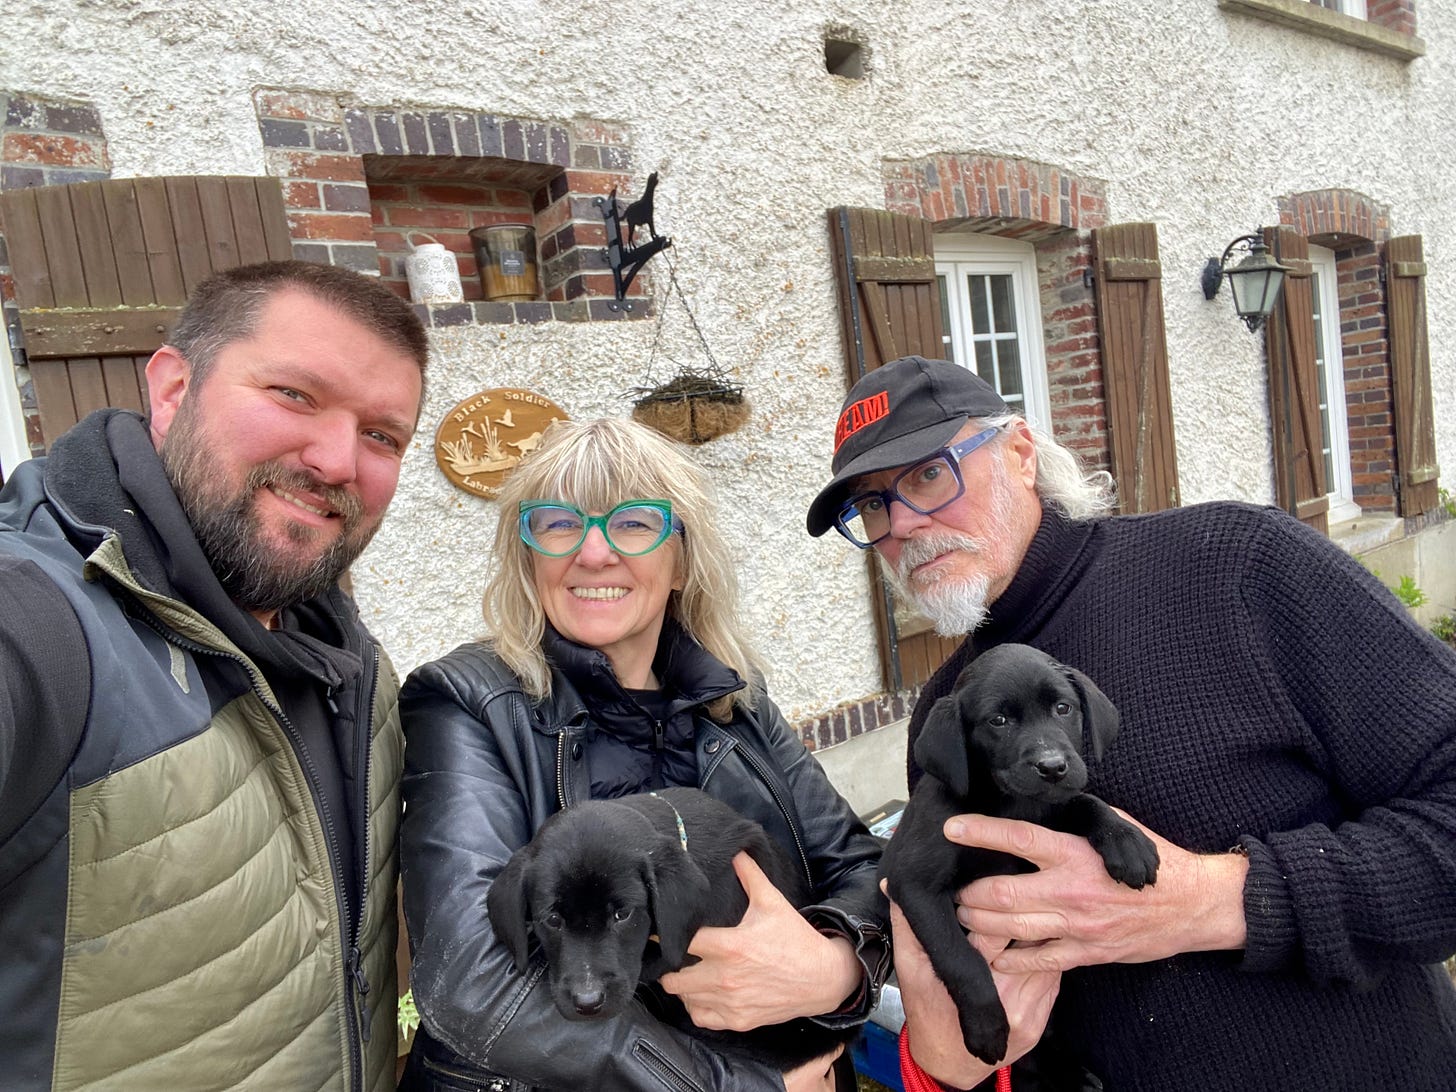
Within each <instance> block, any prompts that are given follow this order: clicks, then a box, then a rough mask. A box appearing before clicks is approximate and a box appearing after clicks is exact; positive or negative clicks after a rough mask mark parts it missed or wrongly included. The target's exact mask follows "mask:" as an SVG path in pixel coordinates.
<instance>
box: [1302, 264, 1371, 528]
mask: <svg viewBox="0 0 1456 1092" xmlns="http://www.w3.org/2000/svg"><path fill="white" fill-rule="evenodd" d="M1309 264H1310V266H1311V267H1312V269H1313V270H1314V286H1315V293H1314V305H1315V311H1316V313H1317V314H1318V315H1319V318H1320V324H1319V333H1320V334H1321V335H1322V337H1321V338H1320V340H1321V341H1322V342H1323V344H1320V345H1316V346H1315V348H1316V351H1317V352H1318V353H1319V356H1320V367H1321V369H1322V370H1323V372H1324V387H1325V408H1324V410H1323V412H1322V413H1321V415H1320V416H1321V417H1322V418H1324V421H1323V424H1324V425H1325V427H1326V428H1328V430H1329V436H1330V463H1331V464H1332V465H1333V467H1334V475H1333V478H1332V480H1330V481H1328V482H1326V483H1325V486H1326V488H1327V489H1328V490H1329V498H1330V515H1329V521H1330V522H1331V523H1341V522H1343V521H1344V520H1349V519H1354V518H1355V517H1356V516H1358V515H1359V514H1360V506H1359V505H1358V504H1356V503H1355V486H1354V478H1353V475H1352V474H1351V472H1350V425H1349V422H1348V420H1347V418H1346V415H1345V346H1344V340H1343V338H1342V337H1341V335H1340V290H1339V271H1338V269H1337V267H1336V265H1335V252H1334V251H1333V250H1329V249H1327V248H1326V247H1322V246H1314V245H1313V244H1311V245H1310V248H1309ZM1321 458H1323V452H1321Z"/></svg>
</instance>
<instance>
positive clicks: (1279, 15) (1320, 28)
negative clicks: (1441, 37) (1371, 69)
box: [1218, 0, 1426, 61]
mask: <svg viewBox="0 0 1456 1092" xmlns="http://www.w3.org/2000/svg"><path fill="white" fill-rule="evenodd" d="M1218 6H1219V7H1220V8H1223V9H1224V10H1225V11H1237V12H1239V13H1240V14H1243V15H1248V16H1251V17H1253V18H1255V19H1264V20H1267V21H1268V22H1271V23H1278V24H1279V25H1281V26H1286V27H1292V28H1293V29H1295V30H1300V31H1304V32H1305V33H1306V34H1315V35H1318V36H1320V37H1322V38H1332V39H1334V40H1335V41H1337V42H1344V43H1345V44H1346V45H1351V46H1354V47H1355V48H1356V49H1365V50H1369V51H1370V52H1372V53H1382V54H1384V55H1385V56H1387V57H1395V58H1397V59H1399V60H1402V61H1413V60H1415V59H1416V58H1417V57H1424V56H1425V55H1426V43H1425V42H1423V41H1422V40H1421V39H1420V38H1417V37H1416V36H1415V35H1414V34H1403V33H1401V32H1400V31H1395V30H1389V29H1387V28H1385V27H1382V26H1379V25H1377V24H1375V23H1371V22H1368V21H1367V20H1365V19H1357V18H1355V17H1354V16H1353V15H1344V14H1342V13H1340V12H1337V11H1328V10H1326V9H1325V8H1322V7H1319V6H1317V5H1315V4H1311V3H1310V2H1309V0H1218Z"/></svg>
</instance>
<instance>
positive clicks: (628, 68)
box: [0, 0, 1456, 716]
mask: <svg viewBox="0 0 1456 1092" xmlns="http://www.w3.org/2000/svg"><path fill="white" fill-rule="evenodd" d="M1419 18H1420V28H1419V29H1420V36H1421V37H1422V39H1423V40H1424V41H1425V42H1426V44H1427V47H1428V53H1427V55H1426V56H1425V57H1424V58H1422V59H1420V60H1417V61H1414V62H1412V63H1403V62H1400V61H1396V60H1393V59H1390V58H1387V57H1383V56H1379V55H1376V54H1373V53H1368V52H1363V51H1361V50H1358V49H1354V48H1351V47H1349V46H1345V45H1341V44H1338V43H1335V42H1331V41H1327V40H1324V39H1321V38H1317V37H1311V36H1308V35H1305V34H1301V33H1298V32H1294V31H1291V30H1289V29H1285V28H1281V27H1277V26H1273V25H1270V24H1267V23H1263V22H1259V21H1255V20H1251V19H1249V18H1246V17H1243V16H1239V15H1234V14H1230V13H1227V12H1224V11H1222V10H1220V9H1219V7H1218V6H1217V3H1216V2H1215V0H1170V2H1167V3H1162V4H1149V3H1146V2H1145V0H1082V2H1075V0H1074V2H1071V3H1053V2H1050V0H1045V2H1033V0H1027V2H1023V3H1020V4H1011V3H1005V2H990V0H964V2H962V3H958V4H948V3H946V2H945V0H897V2H894V3H889V2H881V3H874V2H867V0H825V2H808V0H784V2H781V3H777V4H750V5H725V4H721V3H717V2H710V0H682V2H677V3H652V2H642V3H638V4H635V5H630V6H623V5H620V4H616V3H606V2H603V0H570V2H566V0H546V2H525V0H510V2H503V0H493V2H492V3H490V4H480V3H475V2H471V0H434V2H432V3H429V4H405V5H401V4H397V3H382V2H378V0H372V2H364V3H352V4H338V3H334V2H323V0H315V2H307V3H290V4H284V3H265V4H258V5H242V6H239V5H236V4H233V3H221V2H219V0H144V2H143V0H114V2H110V3H106V4H96V3H93V2H90V0H48V2H47V3H44V4H42V3H35V2H22V3H20V4H16V5H11V6H10V8H9V9H8V10H7V12H6V15H5V19H4V31H3V34H4V38H3V44H0V87H4V88H8V89H11V90H15V91H19V92H31V93H35V94H38V95H44V96H53V97H63V98H76V99H83V100H87V101H90V102H93V103H94V104H95V105H96V106H97V108H98V109H99V112H100V115H101V118H102V121H103V124H104V127H105V131H106V135H107V137H108V140H109V147H110V153H111V158H112V163H113V167H114V173H115V175H116V176H118V177H125V176H131V175H153V174H189V173H196V174H216V173H234V172H235V173H253V174H262V173H265V170H264V159H263V153H262V148H261V144H260V140H259V135H258V126H257V120H256V116H255V113H254V107H253V99H252V92H253V90H254V89H255V88H256V87H258V86H270V87H293V88H299V89H309V90H317V91H323V92H328V93H333V94H337V95H340V96H342V97H344V98H346V99H349V100H353V101H357V102H359V103H361V104H364V105H373V106H381V105H388V104H414V105H418V106H422V107H426V108H443V107H459V108H464V109H469V110H477V111H489V112H494V113H497V114H502V115H514V116H526V117H536V118H541V119H545V120H551V121H568V120H570V119H574V118H598V119H606V120H611V121H615V122H618V123H621V124H623V125H625V126H626V127H627V128H628V129H629V131H630V135H631V150H632V154H633V157H634V160H633V162H634V175H635V176H636V177H637V178H638V179H639V180H640V179H645V177H646V175H647V173H648V172H649V171H651V170H654V169H656V170H659V171H660V172H661V185H660V187H659V189H658V194H657V226H658V229H659V230H660V231H662V232H663V233H664V234H668V235H670V236H672V238H673V241H674V249H673V251H671V252H670V253H671V257H672V260H673V261H674V262H675V263H676V264H677V269H678V277H679V279H680V281H681V283H682V285H683V287H684V288H685V289H686V291H687V292H688V293H689V294H690V296H691V298H692V304H693V307H694V310H695V312H696V314H697V316H698V319H699V321H700V323H701V324H702V326H703V329H704V331H705V332H706V335H707V337H708V339H709V342H710V344H711V346H712V348H713V351H714V353H715V355H716V356H717V357H718V358H719V360H720V361H722V362H723V363H725V364H727V365H729V366H730V367H732V368H733V369H734V375H735V378H736V379H737V380H738V381H739V382H741V383H742V384H743V385H744V386H745V387H746V389H747V392H748V395H749V397H750V398H751V399H752V401H753V405H754V415H753V418H752V420H751V422H750V424H749V425H748V426H747V427H746V428H745V429H743V430H742V431H741V432H739V433H737V434H735V435H732V436H730V437H727V438H725V439H722V440H718V441H715V442H713V443H711V444H708V445H706V446H704V447H702V448H700V449H699V450H698V453H697V458H699V459H700V460H701V461H702V463H703V464H704V465H705V466H706V467H708V468H709V469H710V470H711V471H712V472H713V474H714V475H715V477H716V478H717V480H718V481H719V483H720V488H721V493H722V497H723V500H724V502H725V507H726V509H727V511H728V513H729V516H728V527H727V531H728V534H729V536H730V537H731V539H732V541H733V542H734V543H735V544H736V545H737V546H738V549H739V560H740V565H741V574H742V577H743V580H744V583H745V585H746V588H747V600H746V609H747V615H748V618H749V620H750V622H751V624H752V627H753V629H754V630H755V631H756V633H757V634H758V636H759V639H760V641H761V645H762V648H763V651H764V652H765V654H766V655H767V657H768V659H769V661H770V662H771V664H772V665H773V674H772V679H771V682H772V688H773V692H774V694H775V696H776V697H777V698H778V700H779V701H780V703H781V704H782V705H784V706H785V708H786V711H787V712H788V713H789V714H790V715H791V716H799V715H807V714H809V713H812V712H816V711H819V710H822V709H825V708H827V707H829V706H832V705H834V704H836V703H838V702H840V701H843V700H846V699H851V698H859V697H863V696H865V695H868V694H870V693H872V692H874V691H875V690H877V689H878V687H879V668H878V662H877V654H876V649H875V640H874V633H873V622H872V619H871V615H870V609H869V605H868V595H867V583H866V577H865V565H864V561H863V559H862V558H861V557H860V556H858V554H856V553H854V552H852V551H851V550H849V549H848V548H847V547H846V546H845V545H844V544H843V543H841V542H839V541H837V540H835V539H833V538H825V539H822V540H817V541H816V540H812V539H809V538H808V537H807V536H806V535H805V534H804V533H803V530H802V527H803V514H804V510H805V507H806V506H807V503H808V501H809V499H810V497H811V496H812V495H813V493H814V491H815V489H816V487H817V485H818V484H819V483H820V482H821V481H822V479H823V477H824V476H825V474H826V472H827V466H828V456H829V442H828V441H829V436H830V434H831V430H832V423H833V418H834V415H835V413H836V410H837V407H838V404H839V401H840V398H841V396H842V394H843V392H844V389H845V382H844V378H843V375H844V365H843V362H842V359H843V358H842V349H841V346H840V342H839V333H838V319H837V315H836V311H835V299H834V284H833V276H832V271H831V268H830V258H829V248H828V239H827V232H826V227H825V220H824V212H825V209H827V208H829V207H831V206H834V205H840V204H851V205H868V206H876V207H879V206H882V205H883V201H884V195H883V185H882V181H881V173H880V164H881V162H882V161H883V160H884V159H905V158H914V157H918V156H924V155H930V154H934V153H939V152H978V153H985V154H990V155H997V156H1022V157H1027V158H1030V159H1035V160H1039V161H1043V162H1047V163H1051V164H1054V165H1056V166H1058V167H1061V168H1063V169H1065V170H1069V171H1072V172H1076V173H1079V174H1083V175H1088V176H1092V177H1095V178H1097V179H1101V180H1103V181H1104V182H1105V183H1106V185H1107V194H1108V212H1109V218H1110V220H1111V222H1124V221H1135V220H1151V221H1155V222H1156V223H1157V225H1158V232H1159V242H1160V247H1161V252H1162V261H1163V270H1164V277H1163V282H1162V285H1163V300H1164V306H1165V310H1166V316H1167V330H1168V350H1169V357H1170V362H1171V363H1170V366H1171V372H1172V386H1173V404H1174V410H1175V418H1176V430H1177V438H1178V460H1179V468H1180V471H1181V477H1182V485H1183V496H1184V500H1185V502H1194V501H1200V500H1206V499H1211V498H1216V497H1242V498H1249V499H1256V500H1265V499H1269V498H1270V497H1271V496H1272V491H1271V486H1270V471H1269V465H1270V457H1269V445H1268V440H1267V423H1266V420H1265V416H1266V411H1265V392H1264V382H1263V378H1262V363H1261V360H1260V351H1259V340H1258V339H1257V338H1255V337H1253V336H1251V335H1249V334H1248V333H1247V331H1245V329H1244V327H1243V326H1242V324H1241V323H1239V322H1238V321H1237V320H1236V319H1235V318H1234V316H1233V313H1232V309H1231V307H1230V305H1229V303H1228V300H1227V298H1226V294H1225V295H1224V296H1221V297H1220V298H1219V299H1218V300H1216V301H1214V302H1212V303H1209V302H1206V301H1204V299H1203V297H1202V294H1201V292H1200V291H1199V284H1198V278H1199V272H1200V270H1201V268H1202V265H1203V262H1204V261H1205V260H1206V259H1207V258H1208V257H1209V256H1210V255H1214V254H1217V253H1219V252H1220V251H1221V250H1222V249H1223V247H1224V245H1225V244H1226V243H1227V242H1228V240H1229V239H1230V238H1232V237H1233V236H1235V235H1238V234H1243V233H1245V232H1248V231H1251V230H1253V229H1254V228H1255V227H1256V226H1258V225H1260V224H1269V223H1273V222H1276V221H1277V210H1276V205H1275V199H1276V197H1277V196H1279V195H1282V194H1288V193H1293V192H1299V191H1304V190H1316V189H1326V188H1340V187H1343V188H1349V189H1352V190H1356V191H1359V192H1361V193H1364V194H1366V195H1368V196H1369V197H1371V198H1372V199H1374V200H1375V201H1377V202H1381V203H1383V204H1386V205H1388V206H1389V208H1390V213H1391V227H1392V229H1393V232H1394V233H1395V234H1408V233H1420V234H1422V235H1424V237H1425V249H1426V256H1427V261H1428V263H1429V265H1430V267H1431V274H1430V276H1429V278H1428V281H1427V293H1428V305H1429V314H1430V335H1431V336H1430V344H1431V354H1432V379H1433V386H1434V392H1435V399H1436V420H1437V432H1438V450H1439V455H1440V460H1441V463H1442V465H1443V466H1445V467H1446V468H1447V471H1448V472H1447V479H1448V480H1450V478H1451V474H1452V473H1453V472H1456V183H1453V181H1452V180H1453V178H1456V142H1453V141H1452V140H1451V136H1450V134H1451V133H1452V132H1453V131H1456V75H1453V73H1456V45H1453V43H1456V12H1453V11H1452V10H1451V8H1450V6H1449V5H1445V4H1437V3H1423V4H1421V5H1420V6H1419ZM831 25H833V26H843V27H847V28H850V29H851V30H852V31H853V32H854V33H855V35H856V36H857V37H860V38H862V39H863V40H864V41H865V42H866V44H867V48H868V58H869V60H868V67H869V77H868V78H867V79H866V80H864V81H861V82H853V81H847V80H843V79H839V78H836V77H831V76H829V75H828V74H827V73H826V72H825V70H824V64H823V54H822V48H823V47H822V40H823V34H824V30H825V28H826V27H827V26H831ZM662 260H663V259H660V258H659V259H655V261H654V265H653V266H650V267H649V269H650V270H652V271H654V272H656V273H658V274H659V275H658V277H657V279H656V280H657V284H658V285H659V286H661V285H664V284H665V283H666V276H665V272H666V270H665V268H664V267H663V266H662V265H661V262H662ZM664 306H667V326H666V328H665V330H664V338H665V340H666V342H667V344H668V345H669V346H671V348H672V349H673V351H674V353H675V354H676V355H678V356H679V357H680V358H682V359H683V360H684V361H686V362H688V363H691V364H701V363H702V358H701V357H699V356H697V355H696V350H695V348H694V340H693V338H692V336H691V333H690V331H689V330H688V328H687V326H686V323H685V322H684V321H683V316H682V314H681V311H680V309H678V308H677V306H676V305H675V304H672V305H666V304H665V303H664ZM654 333H655V327H654V323H653V322H651V321H646V322H633V323H618V324H551V323H547V324H541V325H536V326H514V327H497V326H490V327H477V328H457V329H451V330H447V331H441V332H438V333H437V334H436V335H435V359H434V362H433V371H432V375H431V395H430V399H429V404H428V405H427V407H426V412H425V418H424V422H423V426H422V431H421V437H422V442H421V443H420V444H418V445H417V446H416V447H415V448H414V449H412V451H411V452H410V454H409V457H408V459H407V463H406V466H405V471H404V478H403V483H402V486H401V490H400V493H399V496H398V499H397V500H396V502H395V507H394V510H393V513H392V515H391V516H390V518H389V520H388V521H387V522H386V525H385V528H384V530H383V531H382V532H381V534H380V535H379V538H378V539H377V541H376V543H375V545H374V546H372V547H371V549H370V550H369V552H368V553H367V554H366V556H365V557H364V559H363V560H362V561H361V563H360V564H359V566H358V567H357V570H356V580H357V587H358V591H359V595H360V599H361V601H362V603H363V605H364V608H365V611H366V614H367V615H368V617H369V620H370V622H371V624H372V625H373V626H374V627H375V629H376V631H377V632H378V633H379V634H380V635H381V637H382V638H383V639H384V640H385V642H386V643H387V645H388V646H389V647H390V649H391V651H392V653H393V654H394V656H395V659H396V661H397V663H398V665H399V666H400V667H401V669H403V670H408V669H409V668H411V667H413V666H414V665H416V664H417V663H419V662H421V661H423V660H425V659H427V658H429V657H432V656H435V655H438V654H439V653H441V652H443V651H445V650H447V649H448V648H450V647H452V646H453V645H454V644H455V643H456V642H458V641H459V640H461V639H464V638H466V637H468V636H471V635H473V634H474V633H475V632H476V631H477V629H478V614H477V610H476V600H477V596H478V593H479V589H480V586H481V584H482V583H483V579H484V568H485V566H486V564H487V558H488V554H489V549H490V544H491V540H492V535H493V526H494V519H495V509H494V506H493V505H492V504H490V503H489V502H485V501H481V500H479V499H477V498H473V497H470V496H467V495H466V494H464V493H461V492H459V491H457V490H455V489H454V488H452V487H451V486H450V485H449V484H448V483H447V482H446V481H445V479H444V477H443V476H442V475H441V474H440V473H439V472H438V471H437V469H436V468H435V465H434V460H433V456H432V454H431V452H430V440H431V439H432V434H433V430H434V427H435V425H436V424H437V423H438V421H439V419H440V417H441V415H442V414H443V413H444V412H445V411H446V410H447V409H448V408H449V407H450V406H452V405H453V404H454V403H455V402H457V401H458V400H459V399H461V398H463V397H465V396H466V395H467V394H470V393H472V392H474V391H476V390H478V389H481V388H484V387H493V386H525V387H531V388H534V389H537V390H539V391H541V392H542V393H543V394H545V395H547V396H548V397H550V398H551V399H553V400H554V401H556V402H557V403H559V404H560V405H562V406H563V407H564V408H565V409H566V410H567V411H568V412H569V413H571V414H572V415H573V416H578V417H585V416H592V415H599V414H623V413H626V412H627V410H628V408H629V401H628V399H627V398H626V397H625V396H624V394H623V392H624V391H625V390H626V389H627V388H629V387H632V386H635V385H638V384H639V383H640V382H641V380H642V378H643V369H644V365H645V361H646V358H647V353H648V349H649V346H650V345H651V344H652V339H653V336H654Z"/></svg>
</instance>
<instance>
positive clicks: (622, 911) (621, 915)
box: [612, 906, 632, 921]
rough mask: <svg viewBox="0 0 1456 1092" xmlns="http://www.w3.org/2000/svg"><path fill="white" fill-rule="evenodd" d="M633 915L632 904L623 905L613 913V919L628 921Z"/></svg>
mask: <svg viewBox="0 0 1456 1092" xmlns="http://www.w3.org/2000/svg"><path fill="white" fill-rule="evenodd" d="M631 916H632V908H631V907H630V906H623V907H619V908H618V909H617V911H616V912H615V913H614V914H613V915H612V920H613V921H626V920H627V919H628V918H630V917H631Z"/></svg>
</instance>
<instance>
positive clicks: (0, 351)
mask: <svg viewBox="0 0 1456 1092" xmlns="http://www.w3.org/2000/svg"><path fill="white" fill-rule="evenodd" d="M29 458H30V444H28V443H26V440H25V414H24V413H22V412H21V409H20V391H19V389H18V388H17V387H16V386H15V361H14V359H13V358H12V357H11V355H10V341H9V339H8V338H6V337H4V336H0V472H3V476H4V478H5V480H6V481H9V480H10V475H11V474H13V473H15V468H16V467H17V466H19V465H20V464H21V463H23V462H25V460H26V459H29Z"/></svg>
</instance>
